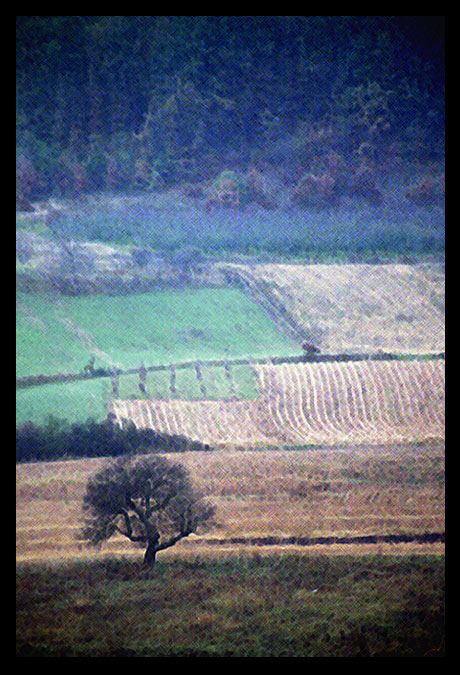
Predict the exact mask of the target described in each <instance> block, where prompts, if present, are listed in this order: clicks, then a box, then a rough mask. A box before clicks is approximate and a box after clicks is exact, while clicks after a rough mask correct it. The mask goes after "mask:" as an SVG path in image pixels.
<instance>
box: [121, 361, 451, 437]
mask: <svg viewBox="0 0 460 675" xmlns="http://www.w3.org/2000/svg"><path fill="white" fill-rule="evenodd" d="M255 369H256V372H257V377H258V389H259V393H258V397H257V398H256V399H253V400H249V401H238V400H233V401H232V400H230V401H183V400H123V399H114V400H113V402H112V412H113V413H114V415H115V417H116V419H117V421H118V423H119V424H123V420H124V419H129V420H132V421H133V422H134V424H135V425H136V426H137V427H139V428H142V427H150V428H153V429H155V430H156V431H160V432H165V433H170V434H179V435H184V436H187V437H189V438H192V439H194V440H199V441H201V442H204V443H209V444H210V445H215V444H217V445H219V444H222V445H231V446H257V445H276V446H282V445H294V446H295V445H309V444H326V445H334V444H337V443H374V444H375V443H377V444H378V443H382V442H396V441H417V440H424V439H426V438H437V437H439V438H442V437H444V402H445V394H444V385H445V368H444V361H443V360H424V361H416V360H413V361H372V360H364V361H350V362H346V363H342V362H323V363H284V364H280V365H258V366H255Z"/></svg>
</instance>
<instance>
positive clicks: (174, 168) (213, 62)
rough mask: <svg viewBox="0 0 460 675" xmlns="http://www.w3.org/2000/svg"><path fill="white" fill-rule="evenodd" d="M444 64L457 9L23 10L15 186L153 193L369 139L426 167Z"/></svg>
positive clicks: (384, 152) (370, 148) (347, 154)
mask: <svg viewBox="0 0 460 675" xmlns="http://www.w3.org/2000/svg"><path fill="white" fill-rule="evenodd" d="M443 59H444V54H443V17H398V16H393V17H391V16H390V17H378V16H364V17H363V16H358V17H356V16H345V17H344V16H289V17H285V16H269V17H264V16H243V17H241V16H224V17H220V16H211V17H206V16H194V17H188V16H172V17H168V16H19V17H17V29H16V61H17V71H16V72H17V76H16V79H17V103H16V106H17V124H16V128H17V160H16V161H17V165H16V177H17V191H18V194H19V197H20V198H23V199H28V198H30V199H32V198H37V197H40V196H45V195H50V194H58V195H74V196H78V195H79V194H81V193H82V192H89V191H95V190H100V189H108V190H114V191H121V190H127V189H134V188H137V189H141V190H151V189H156V188H158V187H163V186H168V185H171V184H177V183H183V182H197V181H200V180H203V179H205V178H207V177H209V176H215V175H216V173H217V172H218V171H220V170H221V169H222V168H225V167H233V168H234V167H236V166H243V167H247V166H248V165H249V164H255V165H258V164H259V165H260V164H264V163H265V164H266V163H268V164H271V165H276V166H277V167H278V166H281V167H285V165H287V164H289V163H290V162H292V161H294V162H298V163H300V164H303V166H304V167H305V166H306V165H309V164H311V163H312V162H314V161H316V162H318V161H321V157H322V156H324V154H325V153H327V152H328V151H331V150H333V151H335V152H337V153H339V154H340V155H341V156H343V157H344V158H345V159H346V160H350V161H351V160H352V159H353V158H356V153H358V152H359V151H360V148H361V149H363V148H364V147H365V152H366V153H368V154H370V155H373V156H376V155H378V154H379V153H380V155H381V158H380V159H382V158H383V157H385V158H388V157H389V156H390V155H391V158H392V161H393V162H396V163H398V162H403V163H404V162H411V161H427V160H428V159H430V158H432V157H439V155H440V153H442V152H443V142H444V139H443V124H444V75H443V72H444V61H443ZM363 144H365V146H363ZM390 150H391V152H390ZM362 152H364V150H362ZM285 168H286V170H288V169H289V167H285Z"/></svg>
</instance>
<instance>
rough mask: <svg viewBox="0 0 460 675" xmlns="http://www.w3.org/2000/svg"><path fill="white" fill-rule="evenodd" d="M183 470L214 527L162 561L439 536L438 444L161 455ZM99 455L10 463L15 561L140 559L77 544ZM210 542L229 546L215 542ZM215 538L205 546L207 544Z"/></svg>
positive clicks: (124, 547)
mask: <svg viewBox="0 0 460 675" xmlns="http://www.w3.org/2000/svg"><path fill="white" fill-rule="evenodd" d="M167 456H168V457H169V459H170V460H171V461H174V462H178V463H181V464H183V465H184V466H186V467H187V468H188V469H189V471H190V473H191V476H192V477H193V479H194V481H195V482H196V483H197V484H198V485H199V486H200V487H201V488H202V489H203V490H204V491H205V492H206V494H207V495H208V496H209V499H210V500H211V501H212V502H213V503H215V504H216V506H217V523H216V525H215V526H213V529H212V530H210V531H208V532H206V533H199V534H198V535H192V536H190V537H189V538H188V539H187V540H184V541H183V542H180V543H179V544H178V545H177V546H175V547H174V548H173V549H170V550H169V551H165V552H164V553H163V554H162V555H165V556H168V555H177V554H181V555H186V554H199V555H204V554H212V555H221V554H225V553H229V552H234V551H238V552H241V551H243V550H244V551H250V550H254V547H253V546H248V545H247V544H244V543H240V544H235V543H233V542H232V541H231V539H232V538H235V537H243V538H247V537H288V536H311V537H315V536H348V535H366V534H401V533H406V534H407V533H410V534H421V533H425V532H443V531H444V527H445V519H444V443H443V441H440V440H439V441H435V440H432V441H427V442H424V443H415V444H414V443H412V444H389V445H381V446H377V445H374V446H341V447H329V448H328V447H319V448H311V449H302V450H268V451H250V450H246V451H243V450H240V451H231V450H216V451H212V452H186V453H181V454H177V453H176V454H170V455H167ZM107 461H109V460H107V459H101V458H97V459H83V460H69V461H60V462H50V463H42V462H40V463H32V464H18V465H17V467H16V475H17V478H16V485H17V500H16V503H17V506H16V509H17V528H16V529H17V535H16V536H17V543H16V555H17V560H18V561H19V562H20V561H26V560H59V559H62V558H67V557H85V556H87V555H90V556H96V555H98V556H100V555H102V556H103V555H106V554H114V553H123V554H125V553H126V554H131V555H136V556H140V555H141V551H139V550H137V549H135V548H133V545H132V544H131V543H130V542H128V541H127V540H126V539H123V538H122V537H120V538H119V539H117V538H113V539H112V540H110V542H108V543H107V544H105V545H104V547H103V549H102V551H101V552H99V553H98V552H94V551H93V550H90V551H88V550H87V549H86V548H85V547H84V546H82V542H80V541H79V540H78V531H79V528H80V525H81V519H80V510H81V500H82V496H83V493H84V489H85V485H86V481H87V479H88V477H89V476H90V475H91V474H92V473H93V472H95V471H96V470H98V469H99V467H101V466H102V465H103V464H104V463H105V462H107ZM216 539H219V540H228V543H225V541H224V542H221V544H220V545H216V541H215V540H216ZM213 540H214V543H213ZM443 549H444V545H443V544H374V545H372V544H371V545H358V544H356V545H343V544H335V545H326V546H323V545H322V546H312V547H310V546H307V547H298V546H287V547H282V546H281V547H280V546H266V547H265V546H259V547H257V551H258V552H260V553H266V552H269V551H271V552H274V551H275V550H276V551H284V550H289V551H291V552H294V551H296V552H298V551H302V552H304V553H306V554H309V553H316V552H321V551H324V550H326V551H327V552H328V553H355V552H358V551H359V552H361V553H368V552H369V551H378V552H380V553H385V552H391V553H407V552H411V553H413V552H427V551H429V552H440V551H442V550H443Z"/></svg>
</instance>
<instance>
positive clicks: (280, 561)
mask: <svg viewBox="0 0 460 675" xmlns="http://www.w3.org/2000/svg"><path fill="white" fill-rule="evenodd" d="M16 602H17V615H16V616H17V656H21V657H27V656H29V657H34V656H35V657H37V656H40V657H48V656H52V657H56V656H64V657H65V656H83V657H85V656H150V657H155V656H168V657H170V656H173V657H174V656H195V657H200V656H207V657H209V656H220V657H222V656H231V657H248V656H249V657H250V656H259V657H261V656H263V657H267V656H272V657H273V656H284V657H289V656H297V657H305V656H307V657H308V656H313V657H314V656H342V657H356V656H364V657H366V656H397V657H401V656H444V640H443V636H444V558H443V557H442V556H439V557H438V556H421V555H418V556H407V557H406V556H404V557H399V556H394V557H393V556H378V555H375V556H373V555H368V556H362V557H360V556H355V557H353V556H349V555H346V556H345V555H344V556H323V555H318V556H315V555H312V556H309V555H306V556H299V555H289V554H287V553H285V554H284V555H282V556H279V555H275V556H270V555H269V556H259V555H253V556H244V555H243V556H234V557H229V558H219V557H215V558H213V559H200V558H196V559H189V560H184V559H182V560H181V559H177V558H172V559H168V560H166V559H165V560H160V561H158V562H157V563H156V564H155V567H154V568H153V569H152V570H146V569H145V568H144V569H143V568H142V567H140V566H139V563H138V562H133V561H129V560H117V559H112V560H110V559H109V560H107V561H105V562H101V561H93V562H77V563H70V562H69V563H66V564H62V565H57V564H35V565H33V564H31V565H21V566H19V567H18V569H17V591H16Z"/></svg>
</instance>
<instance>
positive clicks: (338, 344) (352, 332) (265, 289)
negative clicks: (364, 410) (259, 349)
mask: <svg viewBox="0 0 460 675" xmlns="http://www.w3.org/2000/svg"><path fill="white" fill-rule="evenodd" d="M226 269H227V270H228V274H229V276H230V278H233V279H234V280H235V281H236V282H237V283H239V284H240V285H241V286H243V287H244V288H246V289H247V290H248V291H249V292H250V293H251V294H252V296H253V297H254V299H255V300H256V301H257V302H259V303H260V304H261V305H262V306H263V307H264V308H265V309H266V310H267V311H268V313H269V314H270V315H272V316H273V318H274V319H275V320H276V321H277V322H278V323H279V325H280V326H283V327H284V328H285V329H286V331H287V332H288V333H290V334H291V335H293V336H297V337H298V338H300V339H305V340H308V341H309V342H312V343H314V344H315V345H316V346H317V347H319V348H320V349H321V350H322V351H323V352H331V353H340V352H344V351H348V352H367V351H371V352H372V351H376V350H377V349H382V350H384V351H400V352H406V353H407V352H410V353H426V352H442V351H444V348H445V347H444V344H445V317H444V282H445V276H444V270H443V267H442V265H440V264H434V263H433V264H429V263H426V264H416V265H410V264H407V265H404V264H385V265H384V264H380V265H366V264H359V265H358V264H356V265H349V264H347V265H338V264H330V265H293V264H286V265H282V264H281V265H274V264H266V265H262V264H260V265H252V266H244V265H227V266H226Z"/></svg>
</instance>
